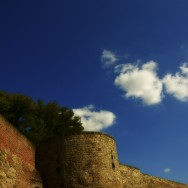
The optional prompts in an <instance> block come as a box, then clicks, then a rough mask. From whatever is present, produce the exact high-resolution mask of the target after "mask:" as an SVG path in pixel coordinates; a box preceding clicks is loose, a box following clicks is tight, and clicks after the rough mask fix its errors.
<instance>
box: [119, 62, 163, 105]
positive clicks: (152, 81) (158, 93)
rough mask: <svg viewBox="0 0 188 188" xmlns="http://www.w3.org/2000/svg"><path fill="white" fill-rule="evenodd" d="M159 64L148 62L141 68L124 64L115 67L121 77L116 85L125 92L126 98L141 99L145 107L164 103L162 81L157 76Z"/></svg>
mask: <svg viewBox="0 0 188 188" xmlns="http://www.w3.org/2000/svg"><path fill="white" fill-rule="evenodd" d="M156 71H157V63H156V62H154V61H149V62H146V63H145V64H143V65H142V66H141V68H139V67H138V65H133V64H122V65H117V66H116V67H115V72H116V73H118V74H119V75H118V76H117V77H116V79H115V85H116V86H118V87H119V88H121V89H122V90H124V91H125V97H126V98H129V97H133V98H140V99H141V100H142V101H143V103H144V104H145V105H154V104H158V103H160V102H161V101H162V97H163V94H162V81H161V80H160V79H159V78H158V76H157V73H156Z"/></svg>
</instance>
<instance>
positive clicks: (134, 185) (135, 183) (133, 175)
mask: <svg viewBox="0 0 188 188" xmlns="http://www.w3.org/2000/svg"><path fill="white" fill-rule="evenodd" d="M119 168H120V172H121V176H122V184H123V188H145V185H146V184H145V182H144V180H143V174H142V173H141V172H140V170H139V169H138V168H135V167H132V166H128V165H124V164H120V165H119Z"/></svg>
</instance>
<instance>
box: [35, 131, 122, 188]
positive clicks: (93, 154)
mask: <svg viewBox="0 0 188 188" xmlns="http://www.w3.org/2000/svg"><path fill="white" fill-rule="evenodd" d="M36 162H37V163H36V165H37V168H38V170H39V172H40V173H41V176H42V178H43V182H44V188H52V187H54V188H58V187H63V188H86V187H88V188H106V187H108V188H121V187H122V186H121V178H120V173H119V161H118V156H117V150H116V144H115V141H114V139H113V138H112V137H111V136H108V135H106V134H103V133H98V132H83V133H81V134H74V135H69V136H60V137H57V138H55V139H52V140H49V141H47V142H45V143H43V144H41V145H40V146H39V147H38V148H37V151H36Z"/></svg>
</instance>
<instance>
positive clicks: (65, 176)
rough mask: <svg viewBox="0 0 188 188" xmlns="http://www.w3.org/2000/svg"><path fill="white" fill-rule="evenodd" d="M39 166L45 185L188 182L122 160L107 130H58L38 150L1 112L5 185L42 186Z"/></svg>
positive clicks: (171, 186)
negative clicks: (69, 132) (71, 132)
mask: <svg viewBox="0 0 188 188" xmlns="http://www.w3.org/2000/svg"><path fill="white" fill-rule="evenodd" d="M35 157H36V158H35ZM35 159H36V161H35ZM35 163H36V164H35ZM36 168H37V170H36ZM38 172H40V175H41V177H42V181H43V187H44V188H60V187H62V188H188V185H185V184H181V183H177V182H173V181H170V180H166V179H162V178H157V177H154V176H150V175H147V174H142V173H141V172H140V170H139V169H138V168H135V167H132V166H128V165H123V164H119V161H118V155H117V150H116V143H115V141H114V139H113V138H112V137H111V136H108V135H106V134H103V133H98V132H83V133H81V134H74V135H69V136H59V137H56V138H54V139H51V140H48V141H45V142H43V143H41V144H40V145H39V146H38V147H37V150H36V155H35V148H34V146H33V145H32V144H31V143H30V142H29V141H28V140H27V139H26V138H25V137H24V136H23V135H22V134H20V133H19V132H18V131H17V130H16V129H15V128H14V127H13V126H12V125H11V124H9V123H8V122H7V121H6V120H5V119H4V118H2V117H1V116H0V188H42V183H41V178H40V176H39V173H38Z"/></svg>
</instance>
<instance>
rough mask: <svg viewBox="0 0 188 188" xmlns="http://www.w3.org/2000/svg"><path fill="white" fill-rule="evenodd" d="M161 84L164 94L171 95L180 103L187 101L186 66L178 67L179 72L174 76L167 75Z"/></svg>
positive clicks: (187, 72)
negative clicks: (164, 90)
mask: <svg viewBox="0 0 188 188" xmlns="http://www.w3.org/2000/svg"><path fill="white" fill-rule="evenodd" d="M163 83H164V85H165V89H166V93H168V94H171V95H173V96H174V97H175V98H176V99H178V100H180V101H183V102H184V101H188V64H187V63H183V65H182V66H180V72H177V73H176V74H175V75H172V74H167V75H166V76H165V77H164V79H163Z"/></svg>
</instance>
